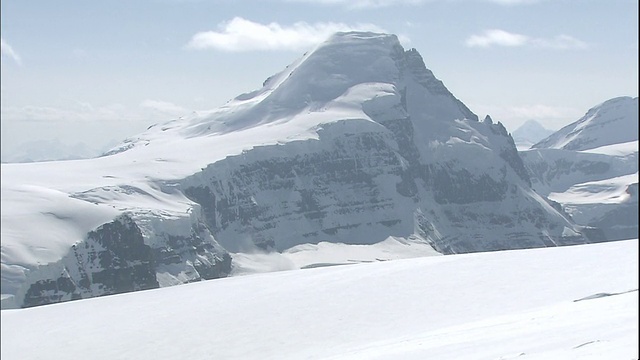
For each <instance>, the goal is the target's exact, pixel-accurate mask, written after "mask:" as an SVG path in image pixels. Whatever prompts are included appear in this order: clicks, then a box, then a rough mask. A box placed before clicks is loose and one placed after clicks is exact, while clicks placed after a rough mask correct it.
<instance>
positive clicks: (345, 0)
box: [284, 0, 541, 9]
mask: <svg viewBox="0 0 640 360" xmlns="http://www.w3.org/2000/svg"><path fill="white" fill-rule="evenodd" d="M284 1H286V2H303V3H313V4H320V5H340V6H344V7H347V8H350V9H362V8H381V7H388V6H399V5H419V4H423V3H426V2H435V1H437V0H284ZM440 1H446V0H440ZM480 1H483V2H490V3H495V4H498V5H522V4H533V3H537V2H540V1H541V0H480Z"/></svg>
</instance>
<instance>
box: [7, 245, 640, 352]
mask: <svg viewBox="0 0 640 360" xmlns="http://www.w3.org/2000/svg"><path fill="white" fill-rule="evenodd" d="M0 316H1V320H2V321H1V324H2V337H1V339H2V347H1V350H0V351H1V355H2V359H4V360H13V359H16V360H17V359H20V360H28V359H52V360H55V359H95V360H100V359H109V360H113V359H140V360H143V359H154V360H158V359H194V360H195V359H212V358H215V359H245V360H246V359H441V360H444V359H456V360H458V359H593V360H595V359H599V360H608V359H637V358H638V355H639V354H638V240H637V239H636V240H628V241H619V242H610V243H603V244H588V245H579V246H571V247H560V248H547V249H528V250H517V251H500V252H490V253H475V254H463V255H450V256H439V257H426V258H419V259H409V260H397V261H390V262H379V263H372V264H357V265H349V266H336V267H327V268H319V269H306V270H295V271H287V272H279V273H268V274H257V275H250V276H242V277H231V278H226V279H219V280H216V281H208V282H203V283H194V284H188V285H184V286H180V287H173V288H165V289H156V290H149V291H142V292H137V293H129V294H120V295H115V296H109V297H102V298H95V299H86V300H80V301H74V302H69V303H63V304H53V305H47V306H42V307H37V308H31V309H16V310H3V311H2V312H1V314H0Z"/></svg>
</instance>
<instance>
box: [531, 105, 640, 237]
mask: <svg viewBox="0 0 640 360" xmlns="http://www.w3.org/2000/svg"><path fill="white" fill-rule="evenodd" d="M520 156H521V157H522V159H523V160H524V162H525V164H526V166H527V168H528V170H529V173H530V175H531V181H532V184H533V188H534V189H535V190H536V191H537V192H538V193H539V194H541V195H544V196H547V197H549V199H551V200H553V201H556V202H558V203H560V204H562V207H563V209H564V211H566V212H567V213H569V214H571V216H572V218H573V219H574V220H575V221H576V222H577V223H579V224H582V225H590V226H597V227H598V228H600V229H601V230H603V231H604V233H605V236H606V237H607V238H608V239H610V240H618V239H628V238H635V237H637V236H638V98H630V97H620V98H614V99H611V100H608V101H605V102H604V103H602V104H600V105H598V106H595V107H593V108H592V109H590V110H589V111H588V112H587V113H586V115H585V116H584V117H582V118H581V119H579V120H578V121H576V122H574V123H572V124H569V125H567V126H566V127H564V128H563V129H561V130H559V131H558V132H556V133H554V134H552V135H551V136H549V137H548V138H546V139H544V140H542V141H540V142H539V143H538V144H536V145H534V146H533V147H532V149H531V150H528V151H522V152H520Z"/></svg>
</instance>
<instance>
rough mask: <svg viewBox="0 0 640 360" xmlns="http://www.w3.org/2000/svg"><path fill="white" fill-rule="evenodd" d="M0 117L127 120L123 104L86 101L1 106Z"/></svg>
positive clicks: (100, 120)
mask: <svg viewBox="0 0 640 360" xmlns="http://www.w3.org/2000/svg"><path fill="white" fill-rule="evenodd" d="M2 118H3V120H6V121H12V122H13V121H16V122H45V123H49V122H60V123H70V122H89V121H97V122H104V121H119V120H122V121H128V120H131V119H130V118H129V117H128V116H127V111H126V109H125V107H124V106H122V105H119V104H114V105H109V106H102V107H94V106H92V105H91V104H88V103H80V102H77V106H74V107H67V108H61V107H54V106H34V105H27V106H22V107H19V106H3V107H2Z"/></svg>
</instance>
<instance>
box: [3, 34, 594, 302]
mask: <svg viewBox="0 0 640 360" xmlns="http://www.w3.org/2000/svg"><path fill="white" fill-rule="evenodd" d="M2 176H3V178H2V180H3V181H2V184H1V186H2V206H3V211H2V293H3V307H10V306H18V307H25V306H35V305H40V304H47V303H53V302H60V301H66V300H71V299H79V298H86V297H92V296H101V295H107V294H114V293H120V292H126V291H135V290H142V289H149V288H154V287H158V286H160V287H163V286H171V285H177V284H182V283H187V282H193V281H199V280H206V279H214V278H217V277H223V276H228V275H229V274H234V273H239V272H242V270H246V269H247V266H246V263H243V261H244V260H243V259H246V258H247V257H248V256H249V255H250V254H252V253H255V252H256V251H258V250H259V251H260V252H265V251H266V252H269V253H271V254H278V256H280V257H284V258H286V257H297V258H298V259H301V258H303V259H306V260H304V261H303V262H300V261H298V262H297V263H296V264H297V265H295V266H293V267H310V266H311V267H313V266H321V265H322V264H325V265H326V264H327V262H326V261H324V260H322V259H320V257H319V255H318V254H319V251H316V250H319V249H325V248H327V244H332V245H333V246H340V249H344V247H347V248H348V247H349V246H351V245H357V246H358V247H357V248H358V249H380V246H383V248H384V246H386V245H384V244H387V245H388V244H389V243H393V244H395V245H394V246H396V247H394V249H395V250H393V251H395V252H393V251H392V252H389V251H386V252H382V253H381V255H379V256H373V257H371V255H369V257H366V256H362V257H347V258H343V260H340V261H336V260H333V261H332V262H331V264H342V263H352V262H354V261H356V262H357V261H375V260H376V259H378V260H380V259H382V260H385V259H393V258H397V257H400V256H407V255H402V254H407V253H410V254H412V255H411V256H418V255H426V254H433V253H435V252H436V251H437V252H439V253H442V254H453V253H465V252H475V251H489V250H502V249H517V248H530V247H544V246H557V245H568V244H578V243H585V242H587V241H591V240H602V239H601V238H599V237H597V236H598V233H597V231H595V230H594V229H590V228H585V227H580V226H577V225H575V224H574V223H573V222H572V221H571V219H569V218H568V217H567V216H566V215H565V214H563V213H561V212H559V211H558V210H557V207H554V205H553V204H551V203H549V202H547V201H546V200H545V199H543V198H542V197H540V196H539V195H537V194H536V193H535V192H534V191H533V190H532V189H531V187H530V179H529V176H528V174H527V171H526V170H525V168H524V165H523V163H522V160H521V158H520V157H519V155H518V153H517V150H516V147H515V144H514V142H513V139H512V138H511V137H510V136H509V135H508V133H507V131H506V129H505V128H504V126H502V124H501V123H499V122H498V123H494V122H493V121H490V120H487V121H482V122H480V121H478V117H477V116H476V115H475V114H473V113H472V112H471V111H470V110H469V109H468V108H467V107H466V106H465V105H464V104H463V103H462V102H461V101H459V100H458V99H456V98H455V97H454V96H453V95H452V94H451V93H450V92H449V91H448V90H447V88H446V87H445V86H444V84H443V83H442V82H441V81H440V80H438V79H437V78H436V77H435V76H434V75H433V73H432V72H431V71H430V70H428V69H427V68H426V66H425V64H424V62H423V60H422V57H421V56H420V55H419V54H418V52H417V51H416V50H415V49H411V50H406V51H405V50H404V49H403V48H402V46H401V45H400V43H399V42H398V39H397V37H396V36H394V35H387V34H375V33H365V32H349V33H338V34H336V35H334V36H332V37H331V38H330V39H328V40H327V41H326V42H324V43H323V44H320V45H319V46H318V47H317V48H316V49H315V50H313V51H311V52H309V53H307V54H306V55H304V56H302V57H301V58H300V59H299V60H297V61H296V62H294V63H293V64H291V65H290V66H288V67H287V68H285V69H284V70H283V71H282V72H280V73H278V74H276V75H274V76H272V77H270V78H269V79H267V80H266V81H265V82H264V84H263V87H262V88H261V89H259V90H256V91H254V92H251V93H248V94H243V95H240V96H238V97H236V98H235V99H233V100H231V101H230V102H228V103H227V104H225V105H224V106H222V107H220V108H217V109H214V110H212V111H208V112H204V113H199V114H194V115H193V116H191V117H190V118H185V119H178V120H174V121H171V122H168V123H165V124H159V125H156V126H153V127H151V128H149V129H148V130H147V131H146V132H144V133H142V134H140V135H139V136H137V137H134V138H131V139H128V140H126V141H125V142H124V143H122V144H121V145H120V146H118V147H116V148H115V149H113V150H112V151H110V152H109V155H108V156H103V157H101V158H97V159H90V160H78V161H66V162H50V163H34V164H21V166H18V165H12V164H2ZM594 236H595V237H594ZM590 237H591V240H590ZM338 243H339V245H338ZM381 244H383V245H381ZM329 248H331V247H330V246H329ZM426 248H428V251H427V250H425V251H422V250H421V252H420V253H419V254H418V253H416V252H415V250H413V249H426ZM398 249H401V250H398ZM341 252H342V253H344V252H343V251H342V250H341ZM302 255H304V256H302ZM262 259H263V258H262ZM253 265H255V264H253ZM253 265H252V266H253ZM263 265H264V264H258V265H255V266H253V267H252V268H253V269H255V268H263V269H264V268H269V267H265V266H263ZM288 266H289V267H288V268H292V266H291V265H288ZM271 268H272V267H271ZM277 269H282V266H281V265H278V267H277Z"/></svg>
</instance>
